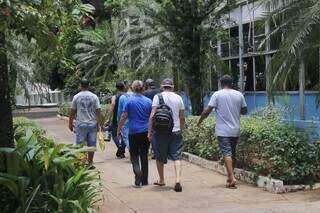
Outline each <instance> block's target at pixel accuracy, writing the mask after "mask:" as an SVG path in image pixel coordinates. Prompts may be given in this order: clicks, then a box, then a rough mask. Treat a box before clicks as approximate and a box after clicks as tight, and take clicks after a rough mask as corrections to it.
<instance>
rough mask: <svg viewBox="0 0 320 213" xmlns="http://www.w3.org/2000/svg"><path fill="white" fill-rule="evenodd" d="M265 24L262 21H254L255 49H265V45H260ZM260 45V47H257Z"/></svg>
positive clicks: (263, 35)
mask: <svg viewBox="0 0 320 213" xmlns="http://www.w3.org/2000/svg"><path fill="white" fill-rule="evenodd" d="M265 37H266V36H265V25H264V22H263V21H255V22H254V49H255V51H263V50H265V49H266V48H265V45H262V46H261V47H260V45H261V43H262V41H263V40H264V39H265ZM259 47H260V48H259Z"/></svg>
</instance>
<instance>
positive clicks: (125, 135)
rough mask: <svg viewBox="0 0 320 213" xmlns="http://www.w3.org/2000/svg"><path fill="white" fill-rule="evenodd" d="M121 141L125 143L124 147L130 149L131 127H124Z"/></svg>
mask: <svg viewBox="0 0 320 213" xmlns="http://www.w3.org/2000/svg"><path fill="white" fill-rule="evenodd" d="M121 141H123V143H124V146H125V147H127V148H128V149H129V126H128V124H126V125H124V126H123V127H122V130H121Z"/></svg>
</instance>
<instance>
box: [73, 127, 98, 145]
mask: <svg viewBox="0 0 320 213" xmlns="http://www.w3.org/2000/svg"><path fill="white" fill-rule="evenodd" d="M84 142H86V143H87V146H90V147H96V144H97V124H87V123H82V124H77V125H76V144H82V143H84Z"/></svg>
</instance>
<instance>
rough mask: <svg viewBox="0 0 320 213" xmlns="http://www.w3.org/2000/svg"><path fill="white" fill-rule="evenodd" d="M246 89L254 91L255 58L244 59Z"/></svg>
mask: <svg viewBox="0 0 320 213" xmlns="http://www.w3.org/2000/svg"><path fill="white" fill-rule="evenodd" d="M243 70H244V81H245V91H254V78H253V58H252V57H249V58H245V59H244V61H243Z"/></svg>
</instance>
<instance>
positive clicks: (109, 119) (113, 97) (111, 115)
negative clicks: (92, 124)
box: [106, 96, 116, 122]
mask: <svg viewBox="0 0 320 213" xmlns="http://www.w3.org/2000/svg"><path fill="white" fill-rule="evenodd" d="M115 105H116V96H112V98H111V105H110V109H109V112H108V115H107V120H106V122H110V121H111V119H112V117H113V113H114V107H115Z"/></svg>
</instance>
